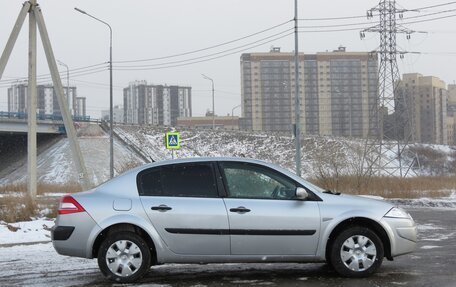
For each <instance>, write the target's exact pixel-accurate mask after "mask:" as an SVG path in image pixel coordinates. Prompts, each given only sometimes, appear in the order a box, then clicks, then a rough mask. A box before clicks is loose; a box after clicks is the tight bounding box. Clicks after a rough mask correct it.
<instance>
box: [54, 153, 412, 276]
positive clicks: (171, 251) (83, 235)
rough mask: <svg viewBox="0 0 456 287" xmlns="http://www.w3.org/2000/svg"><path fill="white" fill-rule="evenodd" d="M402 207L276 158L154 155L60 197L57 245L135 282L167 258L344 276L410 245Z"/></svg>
mask: <svg viewBox="0 0 456 287" xmlns="http://www.w3.org/2000/svg"><path fill="white" fill-rule="evenodd" d="M416 234H417V229H416V225H415V222H414V221H413V219H412V218H411V216H410V215H409V214H408V213H407V212H405V211H404V210H402V209H400V208H397V207H395V206H393V205H391V204H390V203H387V202H385V201H382V200H375V199H370V198H365V197H358V196H349V195H343V194H339V193H334V192H329V191H324V190H322V189H320V188H319V187H316V186H314V185H312V184H311V183H309V182H307V181H305V180H303V179H302V178H300V177H298V176H296V175H295V174H293V173H291V172H289V171H287V170H285V169H283V168H280V167H278V166H276V165H273V164H269V163H265V162H262V161H257V160H249V159H237V158H196V159H183V160H172V161H162V162H156V163H152V164H149V165H145V166H142V167H139V168H136V169H134V170H131V171H129V172H127V173H125V174H123V175H121V176H118V177H116V178H114V179H112V180H110V181H108V182H106V183H104V184H102V185H100V186H98V187H97V188H95V189H93V190H90V191H86V192H81V193H76V194H72V195H67V196H64V197H63V198H62V200H61V203H60V206H59V215H58V217H57V220H56V225H55V226H54V227H53V231H52V240H53V244H54V248H55V249H56V250H57V252H58V253H59V254H63V255H68V256H77V257H84V258H97V259H98V265H99V267H100V270H101V272H102V273H103V275H104V276H106V277H107V278H109V279H111V280H114V281H117V282H133V281H135V280H138V279H139V278H141V277H142V276H143V275H144V274H146V273H147V272H148V270H149V269H150V266H151V265H155V264H163V263H203V262H204V263H216V262H217V263H223V262H325V261H326V262H327V263H328V264H329V265H331V266H332V267H333V268H334V269H335V270H336V272H337V273H339V274H340V275H341V276H346V277H365V276H368V275H370V274H372V273H374V272H375V271H376V270H377V269H378V268H379V267H380V265H381V264H382V261H383V258H387V259H389V260H392V259H393V257H396V256H398V255H402V254H406V253H410V252H412V251H413V250H414V249H415V246H416V241H417V239H416Z"/></svg>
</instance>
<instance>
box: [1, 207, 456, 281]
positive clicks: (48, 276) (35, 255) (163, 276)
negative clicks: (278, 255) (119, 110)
mask: <svg viewBox="0 0 456 287" xmlns="http://www.w3.org/2000/svg"><path fill="white" fill-rule="evenodd" d="M409 211H410V213H411V214H412V216H413V217H414V219H415V220H416V221H417V223H418V228H419V244H418V248H417V250H416V251H415V252H414V253H412V254H409V255H404V256H400V257H397V258H396V259H395V260H394V261H392V262H391V261H387V260H385V261H384V263H383V266H382V267H381V268H380V270H379V271H378V272H377V273H376V274H374V275H373V276H371V277H369V278H364V279H347V278H340V277H338V276H337V275H336V274H335V272H334V271H332V270H331V268H329V267H328V266H327V265H326V264H208V265H162V266H157V267H153V268H152V269H151V271H150V272H149V274H148V275H147V276H146V277H145V278H143V279H141V280H140V282H138V283H136V284H131V285H130V286H193V287H203V286H308V287H313V286H331V287H335V286H350V287H356V286H360V287H361V286H363V287H364V286H413V287H415V286H439V287H440V286H443V287H445V286H448V287H450V286H456V224H455V223H456V216H455V211H456V210H455V209H431V208H420V209H411V210H409ZM2 253H3V254H2ZM3 255H5V256H3ZM0 285H1V286H35V287H36V286H45V287H52V286H129V285H120V284H112V283H111V282H108V281H106V280H105V279H104V278H103V277H102V276H101V275H100V273H99V271H98V269H97V265H96V261H95V260H85V259H76V258H69V257H64V256H59V255H57V254H56V253H55V251H53V249H52V246H51V245H50V244H49V243H47V244H41V245H38V246H33V245H29V246H15V247H11V248H10V249H8V251H7V250H6V249H0Z"/></svg>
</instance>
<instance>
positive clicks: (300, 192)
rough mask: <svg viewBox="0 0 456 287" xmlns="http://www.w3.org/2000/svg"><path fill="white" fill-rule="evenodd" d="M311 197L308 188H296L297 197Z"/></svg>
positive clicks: (301, 198) (302, 198)
mask: <svg viewBox="0 0 456 287" xmlns="http://www.w3.org/2000/svg"><path fill="white" fill-rule="evenodd" d="M308 197H309V193H307V190H305V189H304V188H302V187H297V188H296V198H297V199H299V200H305V199H307V198H308Z"/></svg>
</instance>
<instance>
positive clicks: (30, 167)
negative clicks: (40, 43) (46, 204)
mask: <svg viewBox="0 0 456 287" xmlns="http://www.w3.org/2000/svg"><path fill="white" fill-rule="evenodd" d="M30 3H31V5H32V7H31V8H30V11H29V52H28V89H27V113H28V117H27V120H28V131H27V173H28V193H29V195H30V198H31V199H32V200H33V201H35V198H36V193H37V172H36V155H37V152H36V150H37V147H36V146H37V144H36V108H37V100H36V98H37V96H36V94H37V88H36V17H35V12H34V9H35V7H36V0H32V1H30Z"/></svg>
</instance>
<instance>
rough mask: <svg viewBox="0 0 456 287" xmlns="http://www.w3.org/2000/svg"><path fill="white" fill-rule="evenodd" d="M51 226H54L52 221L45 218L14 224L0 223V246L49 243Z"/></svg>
mask: <svg viewBox="0 0 456 287" xmlns="http://www.w3.org/2000/svg"><path fill="white" fill-rule="evenodd" d="M52 226H54V219H46V218H39V219H34V220H31V221H21V222H16V223H6V222H4V221H0V246H1V245H5V244H20V243H31V242H43V241H50V240H51V233H50V229H51V227H52Z"/></svg>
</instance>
